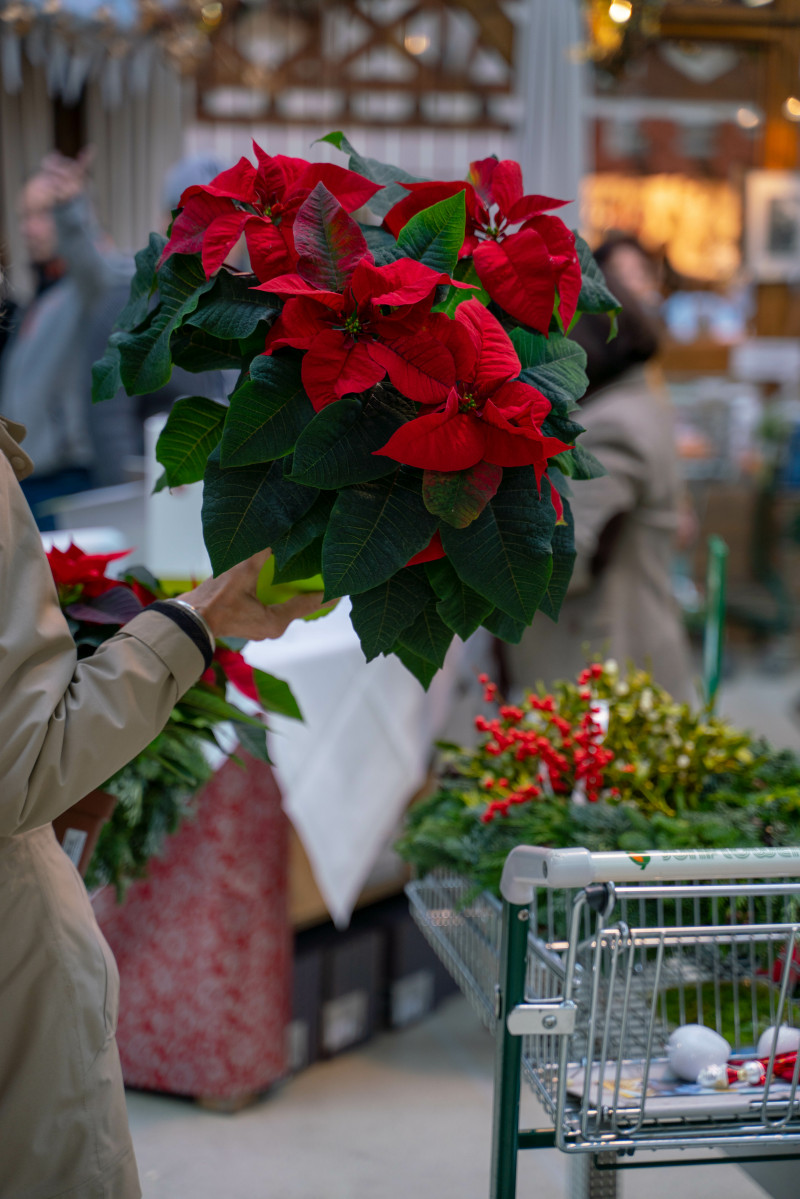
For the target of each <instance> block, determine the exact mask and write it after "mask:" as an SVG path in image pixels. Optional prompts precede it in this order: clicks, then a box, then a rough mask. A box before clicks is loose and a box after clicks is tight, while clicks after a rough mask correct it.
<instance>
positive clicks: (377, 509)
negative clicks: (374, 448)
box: [322, 467, 436, 599]
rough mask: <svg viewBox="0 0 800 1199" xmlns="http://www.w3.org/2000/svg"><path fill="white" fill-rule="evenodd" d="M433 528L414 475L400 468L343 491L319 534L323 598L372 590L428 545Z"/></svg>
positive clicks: (434, 522)
mask: <svg viewBox="0 0 800 1199" xmlns="http://www.w3.org/2000/svg"><path fill="white" fill-rule="evenodd" d="M435 528H436V517H434V516H432V515H431V514H430V512H428V510H427V508H426V507H425V505H424V504H423V502H422V495H421V494H420V479H419V476H418V475H417V474H415V473H414V472H413V471H410V470H408V469H407V468H406V467H399V468H398V469H397V470H395V471H394V472H393V474H391V475H387V476H386V477H384V478H382V479H375V480H374V481H373V482H371V483H359V484H358V485H357V486H355V487H345V488H344V489H343V490H342V491H341V492H340V493H339V495H338V497H337V500H336V503H335V504H334V506H333V511H332V512H331V518H330V521H329V523H328V530H327V532H326V534H325V544H324V546H323V551H322V573H323V575H324V577H325V598H326V599H331V598H334V597H336V596H339V595H357V594H358V593H359V592H361V591H369V590H370V588H372V587H377V586H378V584H379V583H383V582H384V581H385V580H386V579H389V578H391V576H392V575H393V574H396V573H397V571H398V570H400V569H401V568H402V567H403V566H405V564H406V563H407V562H408V560H409V559H410V558H413V556H414V555H415V554H418V553H419V552H420V551H421V550H423V549H424V548H425V547H426V546H427V545H428V543H429V541H430V539H431V537H432V536H433V533H434V530H435Z"/></svg>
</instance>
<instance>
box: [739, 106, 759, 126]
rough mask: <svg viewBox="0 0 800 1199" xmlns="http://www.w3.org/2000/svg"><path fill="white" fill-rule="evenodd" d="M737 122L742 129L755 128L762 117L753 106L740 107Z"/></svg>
mask: <svg viewBox="0 0 800 1199" xmlns="http://www.w3.org/2000/svg"><path fill="white" fill-rule="evenodd" d="M736 124H737V125H739V126H740V127H741V128H742V129H755V128H756V127H757V126H758V125H760V124H761V118H760V116H759V115H758V113H757V112H753V110H752V108H739V109H737V112H736Z"/></svg>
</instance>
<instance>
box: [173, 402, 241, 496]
mask: <svg viewBox="0 0 800 1199" xmlns="http://www.w3.org/2000/svg"><path fill="white" fill-rule="evenodd" d="M227 412H228V409H227V408H226V407H225V406H224V405H223V404H218V403H216V401H214V400H208V399H206V398H205V396H187V397H186V398H185V399H181V400H176V401H175V403H174V404H173V406H172V408H171V410H170V413H169V415H168V417H167V423H166V424H165V425H164V428H163V429H162V430H161V433H160V434H159V438H158V441H157V442H156V461H158V462H160V463H161V465H162V466H163V467H164V478H165V486H167V487H180V486H182V485H183V484H185V483H199V481H200V480H201V479H202V478H203V475H204V474H205V469H206V463H207V461H208V455H209V454H210V453H211V451H212V450H213V449H214V447H215V446H216V445H217V444H218V443H219V439H220V438H221V437H222V429H223V426H224V424H225V417H226V415H227Z"/></svg>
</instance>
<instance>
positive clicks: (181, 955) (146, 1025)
mask: <svg viewBox="0 0 800 1199" xmlns="http://www.w3.org/2000/svg"><path fill="white" fill-rule="evenodd" d="M241 756H242V758H243V759H244V760H245V761H246V769H242V767H241V766H238V765H237V764H236V763H235V762H232V761H228V762H226V763H225V765H223V766H222V768H221V769H220V770H219V771H218V773H217V774H216V775H215V776H214V778H213V779H212V780H211V782H210V783H209V784H208V785H207V786H206V787H205V788H204V789H203V791H202V792H201V793H200V795H199V797H198V804H197V815H196V818H195V819H191V820H187V821H186V822H185V823H184V825H183V826H182V827H181V829H180V830H179V832H178V833H177V834H176V835H175V836H173V837H171V838H170V839H169V840H168V842H167V845H166V849H165V852H164V855H163V856H162V857H160V858H154V859H152V861H151V862H150V864H149V875H148V877H147V878H146V879H144V880H142V881H140V882H137V883H135V884H133V886H132V887H131V888H130V890H129V892H128V894H127V896H126V898H125V901H124V903H122V904H121V905H119V904H117V902H116V899H115V895H114V891H113V889H112V888H111V887H107V888H105V890H103V891H102V892H101V893H100V894H99V895H98V896H97V897H96V898H95V901H94V907H95V912H96V914H97V919H98V921H99V923H100V926H101V928H102V930H103V933H104V934H105V936H106V938H107V940H108V942H109V944H110V945H111V948H112V950H113V951H114V955H115V957H116V959H117V963H118V965H119V972H120V979H121V1000H120V1016H119V1026H118V1030H117V1039H118V1043H119V1051H120V1057H121V1059H122V1069H123V1074H124V1077H125V1082H126V1083H127V1084H128V1085H129V1086H133V1087H141V1088H143V1089H147V1090H154V1091H166V1092H170V1093H172V1094H178V1095H192V1096H196V1097H203V1098H209V1099H216V1100H224V1101H230V1102H235V1101H236V1100H240V1099H243V1098H245V1097H249V1096H252V1095H255V1094H257V1093H259V1092H261V1091H264V1090H266V1089H267V1088H268V1087H269V1086H270V1085H271V1084H272V1083H274V1082H275V1081H276V1080H278V1079H279V1078H281V1077H282V1076H283V1075H284V1074H285V1073H286V1054H285V1033H286V1026H287V1023H288V1020H289V1010H290V993H291V956H292V942H291V930H290V927H289V921H288V912H287V854H288V850H287V838H288V827H287V820H286V817H285V816H284V813H283V811H282V808H281V796H280V792H279V790H278V786H277V784H276V782H275V779H274V776H273V774H272V772H271V770H270V769H269V768H268V767H267V766H265V765H264V764H263V763H259V762H257V761H256V760H255V759H253V758H249V757H247V755H244V754H242V755H241Z"/></svg>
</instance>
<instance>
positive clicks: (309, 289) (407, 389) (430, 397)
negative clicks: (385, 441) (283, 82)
mask: <svg viewBox="0 0 800 1199" xmlns="http://www.w3.org/2000/svg"><path fill="white" fill-rule="evenodd" d="M331 201H332V197H330V196H327V195H324V194H323V192H322V190H321V189H318V190H317V191H315V192H314V193H313V194H312V196H311V197H309V200H308V201H307V206H304V209H306V211H304V212H303V213H301V214H300V215H299V216H298V238H297V240H298V245H301V244H302V245H303V246H304V247H306V248H307V250H308V252H307V253H304V254H301V255H300V256H299V259H298V273H297V274H291V275H282V276H279V277H278V278H276V279H271V280H270V281H269V283H265V284H263V285H262V289H263V290H266V291H269V292H270V293H272V294H273V295H279V296H287V297H288V299H287V300H286V302H285V304H284V307H283V311H282V312H281V315H280V317H279V318H278V320H277V321H276V322H275V324H274V325H273V326H272V329H271V330H270V332H269V334H268V336H267V340H266V353H268V354H272V353H273V352H274V351H275V350H278V349H280V348H281V347H283V346H292V347H294V348H295V349H298V350H305V351H306V352H305V354H304V355H303V364H302V379H303V386H304V388H305V390H306V392H307V393H308V396H309V398H310V400H311V403H312V404H313V405H314V408H315V409H316V410H317V411H319V410H320V409H321V408H324V407H325V405H326V404H331V403H333V402H334V401H335V400H338V399H341V397H342V396H344V395H350V394H353V393H358V392H362V391H366V390H367V389H368V388H370V387H373V386H374V385H375V384H376V383H379V382H380V381H381V380H382V379H384V378H385V377H386V375H388V376H389V379H390V380H391V382H392V383H393V384H394V386H395V387H397V389H398V391H401V392H402V393H403V394H404V395H406V396H409V397H410V398H411V399H414V400H418V401H420V402H421V403H425V404H436V403H440V402H441V401H442V400H443V399H444V398H445V397H446V395H447V394H448V392H449V391H450V389H451V388H452V386H453V384H454V382H455V367H454V364H453V358H452V355H451V354H450V353H449V351H448V349H447V347H446V346H445V345H443V344H442V341H441V340H440V339H439V338H438V337H434V335H433V334H432V333H431V332H430V331H429V329H428V327H427V326H428V324H429V322H430V321H431V319H432V318H431V315H430V313H431V307H432V305H433V300H434V294H435V291H436V288H437V286H438V285H439V284H440V283H449V282H450V278H449V276H448V275H447V274H444V273H443V272H441V271H436V270H433V269H432V268H431V267H428V266H425V265H424V263H421V262H417V261H415V260H414V259H411V258H401V259H399V260H398V261H397V262H391V263H388V264H387V265H386V266H380V267H378V266H375V264H374V261H373V258H372V255H371V254H370V253H369V250H368V249H367V243H366V241H365V240H364V236H363V234H362V233H361V230H360V229H359V228H358V226H357V225H356V223H355V221H353V220H352V218H350V217H349V216H347V214H346V213H344V212H342V211H341V208H339V206H338V205H336V206H335V207H336V208H338V209H339V211H338V213H337V212H336V210H335V208H334V206H333V204H332V202H331ZM334 204H335V202H334ZM323 219H324V222H325V226H326V243H327V246H326V248H329V247H330V245H331V243H332V242H333V241H334V240H335V245H336V250H335V253H334V254H333V256H332V257H331V258H330V259H329V260H328V261H325V260H323V259H322V258H320V257H314V255H313V253H311V248H312V246H313V245H314V238H315V232H314V231H315V227H316V225H317V224H318V223H319V221H320V220H323ZM326 281H330V282H332V283H333V284H334V285H335V286H336V290H331V289H329V288H327V287H325V283H326ZM445 319H446V318H445Z"/></svg>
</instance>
